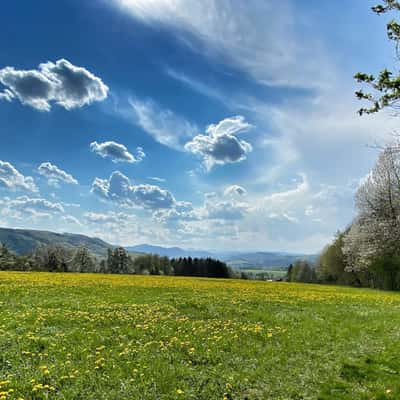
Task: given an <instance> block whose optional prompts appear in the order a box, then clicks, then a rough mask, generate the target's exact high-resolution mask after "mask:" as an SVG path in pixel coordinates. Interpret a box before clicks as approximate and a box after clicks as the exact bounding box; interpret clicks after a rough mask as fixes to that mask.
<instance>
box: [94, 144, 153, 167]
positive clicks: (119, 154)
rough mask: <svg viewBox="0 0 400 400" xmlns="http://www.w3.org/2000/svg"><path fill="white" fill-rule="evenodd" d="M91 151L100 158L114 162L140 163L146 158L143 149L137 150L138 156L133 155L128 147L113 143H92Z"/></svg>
mask: <svg viewBox="0 0 400 400" xmlns="http://www.w3.org/2000/svg"><path fill="white" fill-rule="evenodd" d="M90 150H91V151H93V152H94V153H96V154H98V155H99V156H101V157H103V158H106V157H109V158H111V160H112V162H114V163H117V162H128V163H138V162H140V161H142V160H143V158H144V157H145V156H146V154H145V153H144V151H143V149H142V148H141V147H138V148H137V149H136V154H135V155H133V154H131V153H130V152H129V151H128V149H127V148H126V146H124V145H123V144H120V143H116V142H113V141H109V142H103V143H97V142H92V143H90Z"/></svg>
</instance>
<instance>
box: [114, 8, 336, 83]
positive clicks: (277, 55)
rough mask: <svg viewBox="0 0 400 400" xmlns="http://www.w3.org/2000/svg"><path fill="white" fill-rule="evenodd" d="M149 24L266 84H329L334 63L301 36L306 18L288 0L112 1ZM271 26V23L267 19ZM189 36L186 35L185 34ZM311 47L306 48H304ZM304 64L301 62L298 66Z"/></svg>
mask: <svg viewBox="0 0 400 400" xmlns="http://www.w3.org/2000/svg"><path fill="white" fill-rule="evenodd" d="M113 3H114V4H115V5H116V6H117V7H118V8H120V9H121V10H122V11H123V12H125V13H128V14H130V15H132V17H134V18H137V19H140V20H142V21H144V22H146V23H148V24H160V23H161V24H164V26H167V27H169V28H170V29H171V30H172V31H175V32H176V33H177V35H178V36H182V34H183V35H184V37H185V41H186V43H190V44H191V48H192V49H195V50H196V51H200V52H203V53H204V54H205V55H207V56H209V57H212V58H217V59H218V60H219V61H220V62H221V60H222V62H225V63H226V64H229V65H232V64H233V65H234V66H236V67H237V68H240V69H242V70H244V71H245V72H247V73H248V74H249V75H250V76H252V77H253V78H254V79H255V80H257V81H258V82H260V83H262V84H267V85H282V86H294V87H296V86H297V87H318V86H321V85H326V79H325V78H326V76H329V73H330V70H329V63H328V62H327V60H326V58H327V56H326V52H324V51H323V50H322V44H321V42H320V41H319V40H318V38H316V37H315V36H312V35H307V37H304V36H302V37H301V39H300V37H299V36H298V33H297V29H298V28H299V27H300V25H301V22H300V21H304V20H305V19H306V16H305V15H303V16H302V18H299V12H301V10H299V9H296V10H295V9H294V7H293V4H292V3H291V2H290V1H288V0H283V1H280V2H279V3H277V2H273V1H258V0H249V1H246V2H245V3H242V2H232V1H229V0H204V1H201V2H199V1H196V0H150V1H149V0H113ZM267 17H270V18H268V23H266V18H267ZM185 33H186V35H185ZM305 43H307V45H305ZM299 60H302V61H301V62H299Z"/></svg>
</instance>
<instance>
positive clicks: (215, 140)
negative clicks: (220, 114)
mask: <svg viewBox="0 0 400 400" xmlns="http://www.w3.org/2000/svg"><path fill="white" fill-rule="evenodd" d="M250 127H251V125H250V124H248V123H247V122H246V121H245V119H244V117H243V116H235V117H231V118H226V119H224V120H222V121H220V122H219V123H218V124H215V125H214V124H212V125H209V126H208V127H207V129H206V134H205V135H197V136H195V137H194V138H193V139H192V140H191V141H190V142H188V143H186V145H185V149H186V150H187V151H189V152H191V153H193V154H196V155H198V156H199V157H201V158H202V160H203V163H204V166H205V167H206V169H207V170H210V169H211V168H212V167H213V166H214V165H224V164H228V163H237V162H240V161H243V160H245V159H246V156H247V154H248V153H249V152H251V151H252V149H253V148H252V146H251V144H250V143H248V142H246V141H244V140H241V139H238V138H237V137H236V135H237V134H239V133H241V132H243V131H246V130H248V129H249V128H250Z"/></svg>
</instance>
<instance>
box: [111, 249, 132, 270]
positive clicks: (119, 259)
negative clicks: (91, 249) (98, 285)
mask: <svg viewBox="0 0 400 400" xmlns="http://www.w3.org/2000/svg"><path fill="white" fill-rule="evenodd" d="M131 265H132V259H131V257H130V256H129V254H128V252H127V251H126V250H125V249H124V248H123V247H117V248H115V249H114V250H111V249H109V250H108V252H107V269H108V272H110V273H112V274H127V273H128V272H130V267H131Z"/></svg>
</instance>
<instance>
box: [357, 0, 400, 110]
mask: <svg viewBox="0 0 400 400" xmlns="http://www.w3.org/2000/svg"><path fill="white" fill-rule="evenodd" d="M372 10H373V11H374V12H375V13H376V14H378V15H380V14H385V13H388V12H390V11H400V2H399V1H394V0H383V1H382V3H381V4H379V5H376V6H374V7H372ZM386 32H387V36H388V38H389V40H391V41H392V42H393V43H394V44H395V47H396V55H397V58H399V51H398V50H399V45H400V24H399V23H398V22H397V21H396V20H391V21H390V22H388V23H387V25H386ZM354 78H355V79H356V80H357V82H359V83H365V84H366V85H368V86H369V87H370V88H371V89H372V91H373V93H370V92H364V91H363V90H362V89H360V90H358V91H357V92H356V96H357V98H358V99H359V100H367V101H369V102H371V103H372V105H371V106H370V107H362V108H360V109H359V114H360V115H363V114H371V113H375V112H378V111H380V110H382V109H383V108H386V107H395V106H396V105H397V103H398V101H399V100H400V75H399V74H398V73H393V72H391V71H389V70H388V69H384V70H382V71H381V72H380V73H379V74H378V76H374V75H371V74H366V73H362V72H358V73H357V74H355V76H354Z"/></svg>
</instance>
